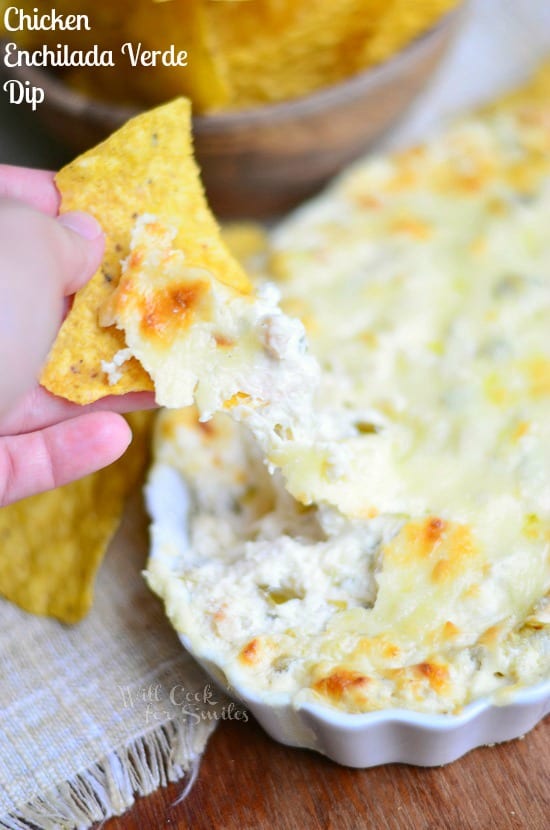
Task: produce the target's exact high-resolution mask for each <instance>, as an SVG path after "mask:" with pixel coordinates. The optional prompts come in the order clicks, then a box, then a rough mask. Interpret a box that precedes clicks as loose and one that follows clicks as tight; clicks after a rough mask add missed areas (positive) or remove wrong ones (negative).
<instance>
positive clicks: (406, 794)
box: [102, 719, 550, 830]
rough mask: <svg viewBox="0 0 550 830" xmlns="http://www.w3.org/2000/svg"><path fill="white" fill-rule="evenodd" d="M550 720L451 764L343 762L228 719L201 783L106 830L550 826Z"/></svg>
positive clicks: (162, 795)
mask: <svg viewBox="0 0 550 830" xmlns="http://www.w3.org/2000/svg"><path fill="white" fill-rule="evenodd" d="M549 726H550V719H547V720H546V721H545V722H543V723H541V724H539V726H538V727H537V728H536V729H534V730H533V731H532V732H530V733H529V734H528V735H527V736H526V737H525V738H524V739H522V740H517V741H511V742H509V743H507V744H501V745H500V746H495V747H483V748H481V749H477V750H474V751H473V752H470V753H469V754H468V755H466V756H465V757H464V758H462V759H460V760H459V761H456V762H455V763H454V764H450V765H448V766H446V767H438V768H431V769H421V768H418V767H410V766H405V765H403V764H392V765H387V766H384V767H376V768H373V769H370V770H354V769H348V768H345V767H340V766H338V765H337V764H335V763H333V762H332V761H329V760H327V759H326V758H324V757H322V756H321V755H318V754H316V753H314V752H309V751H307V750H296V749H289V748H288V747H284V746H281V745H279V744H277V743H275V742H274V741H272V740H271V739H270V738H268V737H267V735H265V733H264V732H263V731H262V730H261V729H260V727H259V726H257V724H256V723H254V722H252V721H250V722H249V723H247V724H243V723H236V722H232V723H230V722H227V721H226V722H223V723H222V724H221V725H220V726H219V727H218V729H217V730H216V732H215V733H214V735H213V737H212V738H211V740H210V742H209V744H208V747H207V749H206V752H205V755H204V758H203V762H202V766H201V769H200V771H199V776H198V779H197V782H196V784H195V786H194V788H193V789H192V791H191V793H190V794H189V796H188V797H187V799H186V800H185V801H184V802H182V803H181V804H178V805H174V802H175V801H176V800H177V798H178V795H179V793H180V792H181V789H182V785H181V784H176V785H172V786H170V787H166V788H164V789H161V790H158V791H157V792H156V793H154V794H153V795H151V796H149V797H148V798H142V799H139V800H138V801H137V802H136V804H135V806H134V807H133V808H132V810H130V811H129V812H127V813H126V814H125V815H124V816H122V817H120V818H117V819H111V820H110V821H107V822H105V823H104V824H103V825H102V828H103V830H149V828H151V830H161V828H170V830H191V829H192V830H216V829H217V828H220V829H221V830H222V829H223V830H297V829H298V830H361V829H362V828H365V829H366V830H394V828H395V830H455V828H456V830H458V828H460V830H507V829H508V828H513V830H519V829H520V828H521V830H523V828H525V830H548V828H550V742H549V740H548V739H549V736H550V732H549Z"/></svg>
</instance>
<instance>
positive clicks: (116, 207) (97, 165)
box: [41, 99, 249, 404]
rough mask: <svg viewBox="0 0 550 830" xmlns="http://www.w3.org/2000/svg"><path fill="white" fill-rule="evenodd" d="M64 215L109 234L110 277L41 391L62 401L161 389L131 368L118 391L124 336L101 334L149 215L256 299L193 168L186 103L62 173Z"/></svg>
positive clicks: (189, 258) (189, 257)
mask: <svg viewBox="0 0 550 830" xmlns="http://www.w3.org/2000/svg"><path fill="white" fill-rule="evenodd" d="M56 181H57V185H58V187H59V190H60V192H61V195H62V206H61V211H62V212H65V211H69V210H84V211H88V212H89V213H92V214H93V215H94V216H95V217H96V218H97V219H98V220H99V222H100V223H101V225H102V226H103V228H104V230H105V233H106V248H105V256H104V260H103V263H102V265H101V268H100V269H99V271H98V272H97V273H96V274H95V275H94V277H93V278H92V280H91V281H90V282H89V283H88V284H87V285H86V286H85V287H84V288H82V289H81V290H80V291H79V292H78V293H77V295H76V297H75V301H74V305H73V308H72V310H71V312H70V314H69V315H68V317H67V319H66V320H65V322H64V324H63V326H62V327H61V330H60V332H59V335H58V337H57V340H56V342H55V343H54V346H53V348H52V351H51V353H50V356H49V359H48V364H47V366H46V368H45V369H44V372H43V374H42V377H41V383H42V384H43V385H44V386H45V387H46V389H48V390H49V391H50V392H52V393H53V394H55V395H60V396H62V397H64V398H68V399H69V400H71V401H75V402H76V403H81V404H86V403H91V402H92V401H94V400H97V399H98V398H101V397H103V396H105V395H109V394H117V395H120V394H124V393H126V392H131V391H143V390H150V389H152V388H153V384H152V382H151V379H150V378H149V376H148V375H147V373H146V372H145V370H144V369H143V368H142V367H141V366H140V364H139V363H138V362H137V361H136V360H134V359H130V360H128V361H126V362H125V363H124V365H123V366H121V369H120V372H119V375H120V379H119V380H118V381H117V382H116V383H115V384H110V383H109V378H108V376H107V374H106V373H105V371H103V370H102V362H103V363H106V364H111V363H112V362H113V359H114V357H115V355H116V354H117V353H118V352H120V351H121V350H123V349H124V348H125V342H124V335H123V334H122V332H121V331H119V330H117V329H116V328H113V327H111V328H101V326H100V324H99V321H98V310H99V309H100V308H101V307H102V306H104V305H105V304H106V302H107V301H108V299H109V297H110V296H111V295H112V293H113V292H114V290H115V288H116V287H117V285H118V282H119V279H120V274H121V263H122V262H123V261H124V260H125V259H126V257H127V256H128V254H129V250H130V237H131V231H132V227H133V225H134V224H135V221H136V219H137V217H138V216H139V215H140V214H143V213H154V214H155V215H156V217H157V218H158V219H159V221H163V222H164V223H165V224H167V225H169V226H170V227H173V228H175V229H176V232H177V233H176V238H175V243H174V245H175V247H177V248H178V249H179V250H181V251H182V252H183V253H184V255H185V260H186V264H187V265H188V266H189V267H190V268H194V267H195V268H204V269H207V270H209V271H211V272H213V273H214V274H216V277H217V278H218V279H219V280H220V281H221V282H223V283H225V284H226V285H229V286H232V287H234V288H236V289H237V290H239V291H247V290H249V282H248V279H247V277H246V276H245V274H244V272H243V271H242V269H241V268H240V266H239V265H238V264H237V263H236V262H235V260H234V259H233V258H232V257H231V255H230V254H229V252H228V251H227V250H226V248H225V246H224V245H223V243H222V241H221V238H220V231H219V228H218V226H217V224H216V221H215V219H214V217H213V216H212V214H211V213H210V211H209V209H208V206H207V204H206V200H205V197H204V193H203V189H202V185H201V182H200V178H199V172H198V168H197V166H196V164H195V161H194V159H193V150H192V143H191V119H190V105H189V102H188V101H187V100H185V99H177V100H175V101H172V102H171V103H169V104H166V105H164V106H162V107H158V108H157V109H154V110H151V111H150V112H147V113H144V114H143V115H140V116H138V117H136V118H134V119H132V120H130V121H129V122H128V123H127V124H125V125H124V126H123V127H122V128H121V129H120V130H118V132H116V133H114V134H113V135H112V136H111V137H110V138H108V139H107V140H106V141H105V142H103V143H102V144H100V145H98V146H97V147H96V148H94V149H92V150H89V151H88V152H87V153H85V154H84V155H82V156H80V157H79V158H77V159H76V160H75V161H73V162H72V163H71V164H69V165H68V166H67V167H65V168H64V169H63V170H61V172H60V173H58V175H57V178H56Z"/></svg>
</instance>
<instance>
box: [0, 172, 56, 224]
mask: <svg viewBox="0 0 550 830" xmlns="http://www.w3.org/2000/svg"><path fill="white" fill-rule="evenodd" d="M54 175H55V174H54V173H52V172H51V171H50V170H34V169H31V168H29V167H13V166H12V165H9V164H0V198H1V197H3V196H6V197H9V198H11V199H17V200H19V201H20V202H25V204H27V205H30V206H31V207H33V208H36V210H39V211H40V212H41V213H47V214H48V215H49V216H57V214H58V212H59V205H60V202H61V197H60V195H59V192H58V190H57V188H56V186H55V181H54Z"/></svg>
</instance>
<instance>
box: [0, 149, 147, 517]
mask: <svg viewBox="0 0 550 830" xmlns="http://www.w3.org/2000/svg"><path fill="white" fill-rule="evenodd" d="M58 210H59V194H58V192H57V190H56V187H55V184H54V180H53V174H51V173H47V172H45V171H38V170H27V169H24V168H16V167H8V166H3V165H0V506H2V505H5V504H9V503H10V502H13V501H16V500H18V499H21V498H24V497H26V496H30V495H33V494H34V493H38V492H41V491H44V490H49V489H51V488H53V487H58V486H60V485H62V484H66V483H68V482H69V481H73V480H74V479H77V478H81V477H82V476H84V475H87V474H88V473H91V472H94V471H95V470H98V469H100V468H101V467H105V466H107V465H108V464H110V463H112V462H113V461H115V460H116V459H117V458H119V457H120V456H121V455H122V454H123V453H124V451H125V449H126V448H127V446H128V444H129V443H130V441H131V432H130V429H129V427H128V425H127V423H126V421H125V420H124V418H122V416H121V415H119V414H117V413H119V412H127V411H130V410H132V409H145V408H150V407H152V406H153V405H154V403H153V397H152V395H150V394H148V393H143V394H139V393H138V394H131V395H125V396H121V397H116V396H113V397H108V398H104V399H103V400H101V401H97V402H96V403H95V404H92V405H90V406H86V407H82V406H77V405H76V404H72V403H69V402H68V401H64V400H62V399H61V398H56V397H55V396H53V395H51V394H50V393H49V392H47V391H46V390H45V389H43V388H42V387H40V386H39V385H38V383H37V377H38V375H39V373H40V369H41V367H42V365H43V363H44V362H45V360H46V357H47V355H48V352H49V349H50V347H51V345H52V343H53V341H54V339H55V337H56V334H57V332H58V330H59V326H60V324H61V322H62V319H63V316H64V314H65V313H66V311H67V308H68V302H69V301H68V299H67V298H68V297H69V296H70V295H71V294H73V293H74V292H75V291H76V290H77V289H78V288H80V286H82V285H84V284H85V283H86V282H87V281H88V280H89V279H90V277H91V276H92V274H93V273H94V272H95V271H96V269H97V267H98V266H99V263H100V261H101V256H102V253H103V233H102V231H101V228H100V227H99V225H98V224H97V222H96V221H95V220H94V219H93V218H92V217H91V216H89V215H87V214H81V213H67V214H64V215H63V216H62V217H58V216H57V214H58Z"/></svg>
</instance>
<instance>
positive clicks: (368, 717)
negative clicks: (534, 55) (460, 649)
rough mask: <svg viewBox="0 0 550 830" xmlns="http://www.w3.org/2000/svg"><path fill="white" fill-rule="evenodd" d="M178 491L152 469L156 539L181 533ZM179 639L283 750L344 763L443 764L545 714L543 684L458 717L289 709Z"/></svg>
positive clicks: (149, 494) (172, 480) (182, 496)
mask: <svg viewBox="0 0 550 830" xmlns="http://www.w3.org/2000/svg"><path fill="white" fill-rule="evenodd" d="M167 472H168V475H166V473H167ZM159 473H160V475H159ZM185 489H186V488H185V485H184V483H183V481H182V480H181V478H180V477H179V474H178V473H177V471H175V470H171V469H170V468H167V467H166V466H165V465H155V466H154V467H153V469H152V471H151V474H150V478H149V484H148V487H147V488H146V502H147V508H148V511H149V514H150V516H151V519H152V522H153V524H154V525H156V527H157V528H158V527H159V526H160V527H162V528H163V534H162V535H164V533H168V534H169V535H173V537H174V539H177V538H178V537H179V536H180V535H181V534H182V533H185V521H186V507H187V499H186V493H185ZM161 541H162V539H161V535H158V534H156V533H152V542H151V552H150V556H151V557H155V556H160V555H163V554H162V553H161V548H162V546H161ZM179 637H180V640H181V642H182V644H183V646H184V647H185V648H186V649H187V651H189V653H190V654H191V655H192V656H193V657H194V658H195V659H196V660H197V662H198V663H199V664H200V665H201V666H202V667H203V668H204V670H205V671H206V672H207V673H208V674H209V675H210V677H212V679H213V680H214V682H215V683H216V684H217V685H218V686H219V687H220V688H221V689H222V690H223V691H224V692H225V693H227V694H228V695H230V696H231V697H234V698H237V699H238V700H240V701H241V702H242V703H243V704H244V706H245V707H246V708H247V709H248V710H249V711H250V712H251V714H252V715H254V717H255V718H256V720H257V721H258V722H259V723H260V725H261V726H262V727H263V729H265V731H266V732H267V733H268V735H270V736H271V737H272V738H274V739H275V740H276V741H279V742H280V743H283V744H287V745H289V746H296V747H303V748H306V749H313V750H316V751H317V752H321V753H322V754H323V755H326V756H327V757H329V758H331V759H332V760H333V761H336V762H337V763H339V764H343V765H345V766H350V767H373V766H377V765H379V764H388V763H397V762H401V763H407V764H414V765H415V766H440V765H442V764H448V763H450V762H451V761H455V760H456V759H457V758H460V757H461V756H462V755H464V754H465V753H466V752H469V751H470V750H471V749H474V748H475V747H478V746H484V745H487V744H493V743H499V742H502V741H509V740H511V739H513V738H518V737H520V736H522V735H524V734H525V733H526V732H528V731H529V730H530V729H533V727H534V726H536V724H537V723H538V722H539V721H541V720H542V719H543V718H544V717H545V716H546V715H547V714H548V713H550V680H549V681H546V682H544V683H539V684H537V685H536V686H532V687H526V688H524V689H521V690H519V691H517V692H515V693H513V694H511V693H510V692H504V693H503V692H500V694H499V695H496V696H494V697H493V698H481V699H479V700H476V701H475V702H473V703H471V704H470V705H468V706H466V707H465V708H464V710H463V711H462V712H461V713H460V714H459V715H440V714H436V715H432V714H425V713H421V712H414V711H409V710H405V709H391V710H384V711H376V712H368V713H366V714H348V713H346V712H341V711H338V710H336V709H332V708H330V707H328V706H322V705H317V704H310V703H306V704H303V705H300V706H294V705H293V704H292V702H289V701H288V700H284V699H280V701H275V700H272V701H269V702H267V701H266V700H263V699H262V698H261V697H260V696H258V695H255V694H251V693H250V691H248V690H246V689H244V688H242V687H239V686H237V685H235V684H233V685H231V686H229V685H228V683H227V681H226V678H225V676H224V675H223V673H222V672H221V671H220V669H219V668H218V667H217V666H216V665H215V664H214V663H213V662H212V661H211V660H209V659H208V658H207V656H206V655H204V654H197V653H196V651H194V650H193V648H192V647H191V645H190V643H189V641H188V639H187V638H186V637H185V636H184V635H179ZM504 694H505V695H506V697H504Z"/></svg>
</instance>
